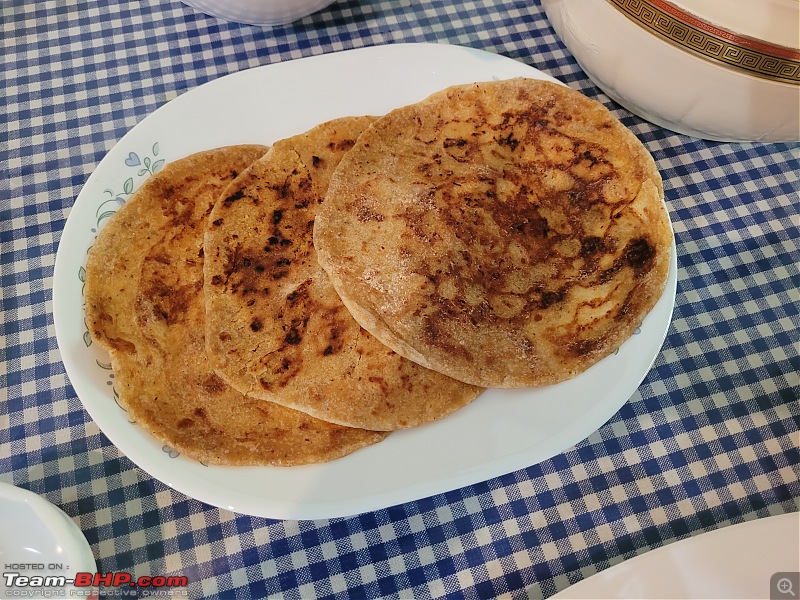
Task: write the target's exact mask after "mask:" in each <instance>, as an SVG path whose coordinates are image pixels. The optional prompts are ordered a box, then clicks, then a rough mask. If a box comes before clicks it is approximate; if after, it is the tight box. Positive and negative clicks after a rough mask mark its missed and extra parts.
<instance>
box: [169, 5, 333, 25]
mask: <svg viewBox="0 0 800 600" xmlns="http://www.w3.org/2000/svg"><path fill="white" fill-rule="evenodd" d="M183 2H184V3H185V4H188V5H189V6H192V7H194V8H196V9H197V10H199V11H201V12H204V13H206V14H209V15H211V16H214V17H219V18H220V19H225V20H227V21H235V22H236V23H247V24H249V25H284V24H286V23H291V22H292V21H296V20H297V19H300V18H302V17H305V16H306V15H310V14H312V13H315V12H317V11H318V10H322V9H323V8H325V7H326V6H328V5H329V4H333V2H334V0H183Z"/></svg>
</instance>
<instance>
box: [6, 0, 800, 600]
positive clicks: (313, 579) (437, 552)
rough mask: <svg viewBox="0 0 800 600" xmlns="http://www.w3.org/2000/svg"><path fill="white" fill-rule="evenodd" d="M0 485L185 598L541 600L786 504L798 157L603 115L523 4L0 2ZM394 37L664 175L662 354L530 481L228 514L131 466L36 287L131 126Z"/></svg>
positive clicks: (526, 474)
mask: <svg viewBox="0 0 800 600" xmlns="http://www.w3.org/2000/svg"><path fill="white" fill-rule="evenodd" d="M0 24H2V46H3V54H2V57H1V58H0V61H1V62H2V68H1V69H0V82H1V83H2V90H3V102H2V104H3V115H2V116H3V118H2V120H0V168H1V169H2V176H1V177H0V200H1V202H0V244H1V246H0V258H1V259H2V273H1V274H0V278H2V288H0V289H2V306H3V318H2V322H1V323H0V328H2V329H0V331H1V332H2V338H0V339H1V340H2V345H0V348H2V353H3V361H2V367H0V378H2V379H0V381H2V383H3V385H2V386H0V398H2V400H3V402H2V404H0V407H1V408H0V424H2V427H0V481H5V482H8V483H13V484H15V485H17V486H20V487H23V488H26V489H29V490H32V491H34V492H36V493H38V494H40V495H42V496H44V497H45V498H46V499H47V500H49V501H50V502H52V503H53V504H55V505H57V506H59V507H60V508H62V509H63V510H64V511H65V512H66V513H67V514H68V515H69V516H70V517H71V518H72V519H73V520H74V521H75V523H76V524H77V525H78V526H79V527H80V529H81V530H82V531H83V533H84V534H85V536H86V538H87V539H88V541H89V543H90V544H91V548H92V551H93V553H94V556H95V558H96V560H97V567H98V570H99V571H103V572H107V571H126V572H128V573H131V574H132V575H134V576H137V577H138V576H141V575H153V576H155V575H170V574H176V575H186V576H187V577H188V579H189V585H188V587H187V588H186V590H185V591H186V592H187V593H188V595H189V596H191V597H198V598H199V597H225V598H234V597H235V598H249V597H265V596H271V595H275V596H285V597H288V598H309V597H333V596H342V597H369V598H374V597H387V598H412V597H413V598H427V597H442V596H452V597H468V598H490V597H498V596H509V597H534V598H535V597H548V596H550V595H552V594H554V593H556V592H557V591H560V590H562V589H565V588H566V587H568V586H569V585H570V584H571V583H574V582H577V581H579V580H581V579H583V578H585V577H588V576H591V575H592V574H594V573H597V572H598V571H601V570H603V569H606V568H609V567H610V566H613V565H615V564H617V563H620V562H622V561H624V560H626V559H629V558H631V557H633V556H635V555H638V554H641V553H644V552H647V551H649V550H652V549H654V548H657V547H659V546H662V545H665V544H668V543H671V542H674V541H676V540H680V539H683V538H687V537H690V536H694V535H697V534H700V533H702V532H704V531H709V530H712V529H716V528H719V527H724V526H730V525H731V524H735V523H738V522H742V521H747V520H751V519H756V518H763V517H767V516H770V515H777V514H781V513H786V512H794V511H797V510H798V498H800V475H799V471H800V469H799V468H798V465H800V454H799V453H798V446H800V438H799V437H798V429H799V428H798V426H799V425H800V410H799V409H798V389H800V379H799V378H798V372H800V363H799V362H798V354H797V345H798V306H799V305H800V297H799V295H798V283H799V280H798V262H799V261H800V255H799V254H798V238H799V237H800V236H798V206H800V201H798V174H799V173H800V148H799V147H798V145H797V144H730V143H715V142H707V141H701V140H697V139H693V138H689V137H685V136H681V135H678V134H675V133H672V132H670V131H667V130H664V129H661V128H659V127H656V126H654V125H651V124H649V123H647V122H645V121H643V120H641V119H639V118H638V117H636V116H634V115H631V114H630V113H628V112H627V111H625V110H624V109H622V108H621V107H619V106H617V105H615V104H614V103H613V102H612V101H611V100H609V99H608V98H607V97H606V96H605V95H604V94H603V93H602V92H601V91H600V90H598V89H597V88H596V87H595V86H594V85H593V84H592V83H591V82H590V81H589V79H588V78H587V76H586V75H585V74H584V73H583V71H582V70H581V69H580V67H579V66H578V65H577V63H576V62H575V60H574V59H573V58H572V56H571V55H570V53H569V52H568V51H567V50H566V48H565V47H564V46H563V45H562V44H561V43H560V41H559V40H558V39H557V37H556V35H555V34H554V32H553V30H552V28H551V27H550V25H549V23H548V21H547V18H546V16H545V14H544V12H543V10H542V9H541V7H540V5H539V4H538V2H533V1H531V0H517V1H514V0H468V1H462V0H416V1H414V2H412V1H411V0H341V1H340V2H337V3H335V4H334V5H332V6H331V7H330V8H329V9H326V10H323V11H321V12H319V13H317V14H315V15H312V16H311V17H308V18H305V19H303V20H301V21H298V22H296V23H294V24H292V25H290V26H279V27H274V28H270V27H254V26H248V25H240V24H233V23H228V22H225V21H222V20H219V19H216V18H214V17H209V16H206V15H203V14H201V13H199V12H197V11H195V10H194V9H192V8H190V7H188V6H185V5H183V4H181V3H179V2H177V1H169V0H161V1H157V0H134V1H129V2H117V1H115V0H93V1H91V2H90V1H88V0H72V1H70V2H61V1H56V0H47V1H40V2H24V1H22V0H4V1H3V2H2V4H0ZM396 42H437V43H447V44H459V45H464V46H469V47H473V48H478V49H483V50H488V51H490V52H493V53H497V54H501V55H504V56H508V57H510V58H513V59H516V60H519V61H521V62H523V63H526V64H528V65H531V66H533V67H536V68H538V69H540V70H541V71H543V72H545V73H548V74H550V75H552V76H554V77H557V78H559V79H560V80H561V81H563V82H565V83H567V84H568V85H570V86H571V87H573V88H575V89H579V90H581V91H583V92H584V93H586V94H587V95H589V96H591V97H594V98H597V99H598V100H600V101H601V102H603V103H604V104H605V105H606V106H608V107H609V108H610V109H611V110H612V111H614V113H615V115H616V116H618V117H619V118H620V119H621V120H622V121H623V122H624V123H625V124H626V125H627V126H628V127H630V128H631V129H632V130H633V132H634V133H635V134H636V135H637V136H638V137H639V138H640V139H641V140H642V141H643V142H644V144H645V145H646V147H647V148H648V150H650V152H651V153H652V154H653V156H654V157H655V160H656V163H657V165H658V168H659V170H660V171H661V174H662V176H663V179H664V188H665V195H666V201H667V205H668V208H669V213H670V217H671V219H672V221H673V225H674V230H675V237H676V243H677V254H678V291H677V298H676V306H675V311H674V316H673V322H672V325H671V327H670V329H669V331H668V335H667V338H666V341H665V343H664V347H663V349H662V351H661V352H660V354H659V355H658V357H657V359H656V362H655V364H654V366H653V368H652V370H651V371H650V373H649V374H648V375H647V377H646V378H645V380H644V381H643V383H642V384H641V386H640V387H639V389H638V391H637V392H636V393H635V394H634V395H633V396H632V397H631V398H630V399H629V401H628V402H627V403H625V404H624V406H622V408H621V409H620V410H619V412H617V413H616V414H615V415H613V417H611V419H610V420H609V421H608V422H607V423H606V424H605V425H603V426H602V427H601V428H600V429H599V430H598V431H596V432H594V433H592V434H591V435H590V436H589V437H588V438H587V439H585V440H583V441H581V442H580V443H578V444H577V445H576V446H574V447H571V448H568V449H565V450H564V452H563V453H561V454H559V455H557V456H554V457H553V458H552V459H550V460H546V461H544V462H542V463H540V464H536V465H532V466H530V467H528V468H526V469H524V470H520V471H517V472H514V473H509V474H505V475H503V476H500V477H497V478H494V479H491V480H489V481H484V482H481V483H478V484H475V485H471V486H469V487H465V488H463V489H458V490H453V491H451V492H448V493H444V494H440V495H437V496H433V497H430V498H425V499H420V500H418V501H414V502H408V503H406V504H402V505H399V506H393V507H387V508H385V509H382V510H378V511H376V512H373V513H365V514H360V515H356V516H352V517H346V518H337V519H330V520H318V521H279V520H270V519H265V518H257V517H251V516H248V515H243V514H236V513H233V512H230V511H228V510H224V509H219V508H215V507H212V506H209V505H207V504H204V503H202V502H199V501H197V500H194V499H192V498H189V497H186V496H184V495H183V494H181V493H179V492H177V491H175V490H173V489H171V488H170V487H168V486H167V485H166V484H164V483H162V482H161V481H158V480H157V479H154V478H152V477H151V476H149V475H148V474H147V473H146V472H144V471H143V470H141V469H140V468H138V467H137V466H136V465H135V464H133V463H132V462H131V461H130V460H129V459H128V458H127V457H126V456H125V455H124V454H122V453H121V452H120V451H119V450H118V449H117V448H116V447H115V446H114V445H113V444H112V443H111V442H110V441H109V440H108V439H107V438H106V437H105V436H104V435H103V433H102V432H101V431H100V429H99V428H98V426H97V425H96V424H95V422H94V421H92V419H91V418H90V417H89V415H88V414H87V413H86V412H85V410H84V408H83V406H82V404H81V401H80V400H79V398H78V397H77V396H76V394H75V391H74V390H73V388H72V386H71V384H70V382H69V380H68V378H67V376H66V373H65V370H64V367H63V364H62V362H61V358H60V354H59V350H58V346H57V343H56V335H55V330H54V326H53V316H52V315H53V304H52V303H53V299H52V280H53V269H54V262H55V256H56V250H57V247H58V243H59V238H60V236H61V232H62V231H63V228H64V224H65V222H66V219H67V217H68V215H69V212H70V208H71V207H72V205H73V203H74V202H75V198H76V196H77V195H78V193H79V191H80V189H81V186H82V185H83V184H84V182H85V181H86V179H87V177H88V176H89V175H90V174H91V173H92V171H93V169H95V167H96V166H97V164H98V163H99V161H100V160H101V159H102V158H103V156H104V155H105V153H106V152H107V151H108V150H109V149H110V148H111V147H112V146H113V145H114V144H115V142H116V141H118V140H119V139H120V138H121V137H122V136H123V135H124V134H125V133H126V132H127V131H128V130H130V129H131V128H132V127H133V126H134V125H136V123H138V122H139V121H140V120H141V119H143V118H144V117H145V116H146V115H148V114H149V113H151V112H152V111H154V110H155V109H156V108H158V107H159V106H161V105H163V104H164V103H165V102H167V101H168V100H169V99H171V98H174V97H175V96H177V95H179V94H182V93H184V92H186V91H187V90H191V89H193V88H195V87H197V86H198V85H200V84H203V83H205V82H207V81H210V80H214V79H217V78H219V77H221V76H224V75H226V74H228V73H233V72H236V71H241V70H243V69H247V68H251V67H255V66H258V65H265V64H270V63H276V62H282V61H288V60H292V59H296V58H300V57H305V56H310V55H316V54H323V53H330V52H335V51H338V50H343V49H348V48H357V47H364V46H374V45H379V44H390V43H396Z"/></svg>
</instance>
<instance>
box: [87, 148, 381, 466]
mask: <svg viewBox="0 0 800 600" xmlns="http://www.w3.org/2000/svg"><path fill="white" fill-rule="evenodd" d="M266 151H267V148H266V147H264V146H233V147H226V148H219V149H215V150H210V151H207V152H200V153H198V154H194V155H192V156H189V157H187V158H184V159H181V160H178V161H175V162H173V163H171V164H168V165H167V166H166V167H165V168H164V169H163V170H162V171H160V172H159V173H157V174H155V175H153V176H152V177H151V178H150V179H148V180H147V181H146V182H145V184H144V185H143V186H142V187H141V188H140V189H139V190H138V191H137V192H136V193H135V194H134V195H133V196H132V197H131V198H130V200H128V202H127V203H126V204H125V205H124V206H123V207H122V208H121V209H120V210H119V211H118V212H117V213H116V214H115V215H114V216H113V217H112V218H111V219H110V220H109V222H108V223H107V224H106V227H105V228H104V229H103V230H102V231H101V232H100V235H99V236H98V237H97V240H96V243H95V244H94V246H93V247H92V248H91V251H90V254H89V258H88V263H87V266H86V288H85V297H86V320H87V324H88V327H89V331H90V332H91V335H92V337H93V339H94V340H95V341H96V342H97V343H98V344H99V345H100V346H102V347H103V348H105V349H106V350H108V351H109V353H110V354H111V360H112V367H113V370H114V373H115V375H116V384H115V387H116V390H117V392H118V394H119V402H120V404H121V405H122V406H123V407H124V408H125V409H126V410H127V411H128V413H129V414H130V416H131V417H132V418H133V419H134V420H135V421H136V422H137V423H138V424H140V425H141V426H142V427H144V428H145V429H146V430H148V431H149V432H150V433H152V434H153V435H154V436H155V437H156V438H158V439H159V440H161V441H162V442H163V443H166V444H168V445H170V446H172V447H173V448H175V449H176V450H178V451H179V452H182V453H184V454H186V455H188V456H191V457H193V458H195V459H197V460H200V461H203V462H206V463H209V464H212V463H213V464H225V465H297V464H305V463H312V462H322V461H327V460H331V459H334V458H337V457H340V456H343V455H345V454H348V453H350V452H352V451H354V450H357V449H358V448H361V447H363V446H366V445H369V444H373V443H375V442H378V441H380V440H382V439H383V438H384V437H385V434H384V433H376V432H372V431H364V430H359V429H350V428H345V427H341V426H338V425H333V424H331V423H326V422H323V421H320V420H317V419H313V418H311V417H309V416H308V415H306V414H304V413H301V412H298V411H293V410H290V409H287V408H285V407H283V406H278V405H276V404H272V403H269V402H264V401H261V400H252V399H248V398H245V397H244V396H243V395H242V394H240V393H238V392H236V391H235V390H233V389H232V388H231V387H230V386H228V385H227V384H225V382H224V381H222V380H221V379H220V378H219V377H218V376H217V375H216V374H215V373H214V370H213V369H212V368H211V366H210V364H209V362H208V359H207V357H206V353H205V336H204V332H205V303H204V299H203V295H202V294H203V252H202V250H203V234H204V231H205V221H206V219H207V217H208V213H209V211H210V210H211V207H212V206H213V203H214V201H215V200H216V199H217V197H218V196H219V194H220V193H221V192H222V191H223V189H224V188H225V186H227V185H228V184H229V183H230V182H231V181H233V180H234V179H235V178H236V177H237V176H238V174H239V173H241V172H242V171H243V170H245V169H246V168H247V167H248V165H250V164H251V163H252V162H253V161H255V160H256V159H258V158H259V157H260V156H262V155H263V154H264V153H265V152H266Z"/></svg>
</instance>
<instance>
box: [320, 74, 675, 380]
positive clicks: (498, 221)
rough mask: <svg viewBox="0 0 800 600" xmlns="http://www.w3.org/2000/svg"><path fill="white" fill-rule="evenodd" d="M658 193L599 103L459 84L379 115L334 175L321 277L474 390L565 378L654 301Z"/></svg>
mask: <svg viewBox="0 0 800 600" xmlns="http://www.w3.org/2000/svg"><path fill="white" fill-rule="evenodd" d="M662 196H663V191H662V185H661V178H660V176H659V174H658V172H657V170H656V167H655V164H654V162H653V159H652V157H651V156H650V155H649V154H648V152H647V151H646V150H645V148H644V147H643V145H642V144H641V143H640V142H639V141H638V140H637V138H636V137H635V136H634V135H633V134H632V133H631V132H630V131H629V130H628V129H626V128H625V127H624V126H623V125H622V124H621V123H620V122H619V121H617V119H615V118H614V116H613V115H612V114H611V113H610V112H609V111H608V110H607V109H606V108H605V107H603V106H602V105H601V104H600V103H598V102H595V101H593V100H590V99H589V98H587V97H585V96H584V95H582V94H580V93H578V92H575V91H573V90H570V89H569V88H567V87H564V86H561V85H557V84H553V83H549V82H545V81H538V80H533V79H513V80H508V81H493V82H487V83H478V84H473V85H462V86H456V87H452V88H450V89H447V90H443V91H441V92H439V93H436V94H433V95H432V96H430V97H429V98H427V99H426V100H424V101H422V102H420V103H418V104H415V105H411V106H407V107H404V108H400V109H397V110H395V111H392V112H391V113H389V114H387V115H386V116H384V117H382V118H380V119H379V120H378V121H376V122H375V123H374V124H373V125H372V126H371V127H370V128H369V129H368V130H367V131H365V132H364V133H363V134H362V136H361V137H360V138H359V140H358V142H357V143H356V145H355V146H354V147H353V148H352V149H351V150H350V152H348V153H347V155H346V156H345V157H344V158H343V159H342V161H341V163H340V164H339V166H338V168H337V170H336V172H335V173H334V175H333V177H332V179H331V182H330V186H329V189H328V193H327V196H326V198H325V202H324V203H323V205H322V208H321V210H320V212H319V213H318V215H317V219H316V226H315V231H314V243H315V247H316V250H317V256H318V260H319V262H320V264H321V265H322V266H323V267H324V268H325V270H326V271H327V272H328V274H329V275H330V277H331V281H332V283H333V285H334V287H335V288H336V290H337V292H338V293H339V295H340V296H341V298H342V300H343V301H344V303H345V304H346V305H347V307H348V308H349V310H350V312H351V313H352V314H353V316H354V317H355V319H356V321H358V322H359V323H360V324H361V326H362V327H364V328H365V329H367V330H368V331H369V332H370V333H372V334H373V335H374V336H375V337H377V338H378V339H379V340H381V341H382V342H383V343H384V344H386V345H387V346H389V347H390V348H392V349H393V350H395V351H396V352H398V353H400V354H402V355H403V356H405V357H407V358H409V359H411V360H414V361H416V362H418V363H419V364H421V365H424V366H426V367H428V368H431V369H435V370H437V371H439V372H441V373H444V374H446V375H448V376H450V377H454V378H456V379H459V380H462V381H465V382H468V383H471V384H474V385H480V386H487V387H527V386H539V385H545V384H552V383H556V382H559V381H563V380H565V379H568V378H570V377H572V376H574V375H576V374H577V373H579V372H581V371H583V370H584V369H586V368H587V367H589V366H590V365H592V364H594V363H595V362H597V361H598V360H600V359H601V358H603V357H604V356H606V355H608V354H609V353H611V352H613V351H614V350H615V349H616V348H617V347H618V346H619V345H620V344H621V343H622V342H623V341H624V340H625V339H626V338H628V336H630V335H631V334H632V332H633V331H634V329H635V328H636V327H637V326H638V325H640V324H641V322H642V319H643V318H644V316H645V315H646V314H647V313H648V312H649V311H650V310H651V308H652V307H653V306H654V304H655V303H656V301H657V300H658V298H659V297H660V296H661V294H662V291H663V289H664V284H665V281H666V277H667V271H668V264H669V254H670V248H671V245H672V233H671V228H670V223H669V218H668V216H667V213H666V209H665V207H664V204H663V200H662Z"/></svg>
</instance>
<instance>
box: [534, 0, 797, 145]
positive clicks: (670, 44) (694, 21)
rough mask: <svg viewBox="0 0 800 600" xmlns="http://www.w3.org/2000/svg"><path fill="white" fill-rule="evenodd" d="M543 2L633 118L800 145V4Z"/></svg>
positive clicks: (722, 136) (719, 136) (785, 0)
mask: <svg viewBox="0 0 800 600" xmlns="http://www.w3.org/2000/svg"><path fill="white" fill-rule="evenodd" d="M542 4H543V6H544V9H545V11H546V13H547V16H548V18H549V19H550V23H551V24H552V26H553V28H554V29H555V31H556V33H557V34H558V35H559V37H560V38H561V40H562V41H563V42H564V44H565V45H566V46H567V48H568V49H569V50H570V52H572V54H573V56H574V57H575V59H576V60H577V61H578V63H579V64H580V66H581V67H582V68H583V70H584V71H585V72H586V74H587V75H588V76H589V77H590V78H591V79H592V81H594V82H595V84H597V86H598V87H600V88H601V89H602V90H603V91H604V92H605V93H606V94H607V95H608V96H609V97H611V98H612V99H614V100H616V101H617V102H618V103H619V104H621V105H622V106H624V107H625V108H627V109H628V110H630V111H631V112H633V113H635V114H637V115H639V116H641V117H643V118H645V119H647V120H649V121H651V122H653V123H655V124H657V125H660V126H662V127H666V128H667V129H670V130H672V131H676V132H678V133H684V134H687V135H691V136H694V137H699V138H704V139H711V140H721V141H765V142H785V141H796V140H798V139H800V27H799V26H798V23H800V2H798V0H759V1H758V2H754V1H753V0H542Z"/></svg>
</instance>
